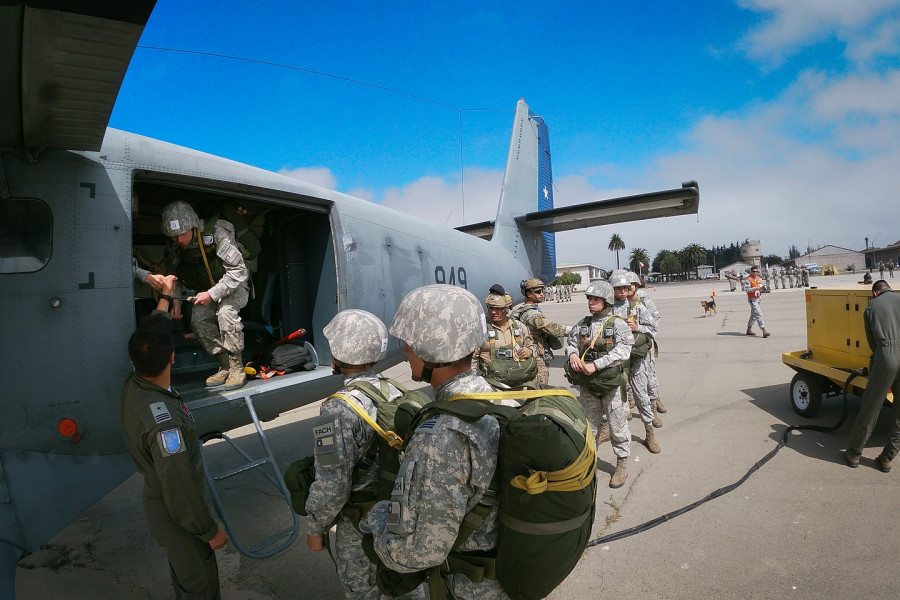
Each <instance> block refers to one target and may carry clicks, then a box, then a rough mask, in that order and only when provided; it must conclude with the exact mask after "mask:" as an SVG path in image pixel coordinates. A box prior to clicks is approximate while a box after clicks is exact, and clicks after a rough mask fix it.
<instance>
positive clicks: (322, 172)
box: [278, 167, 337, 190]
mask: <svg viewBox="0 0 900 600" xmlns="http://www.w3.org/2000/svg"><path fill="white" fill-rule="evenodd" d="M278 174H279V175H286V176H288V177H291V178H293V179H297V180H299V181H305V182H306V183H312V184H313V185H318V186H321V187H324V188H328V189H330V190H335V189H337V178H336V177H335V176H334V173H332V172H331V169H328V168H327V167H300V168H298V169H289V168H287V167H285V168H283V169H281V170H279V171H278Z"/></svg>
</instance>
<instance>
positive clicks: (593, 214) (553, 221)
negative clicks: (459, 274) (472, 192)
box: [457, 181, 700, 239]
mask: <svg viewBox="0 0 900 600" xmlns="http://www.w3.org/2000/svg"><path fill="white" fill-rule="evenodd" d="M699 209H700V186H699V185H698V184H697V182H696V181H687V182H685V183H682V184H681V187H680V188H677V189H674V190H664V191H661V192H650V193H648V194H638V195H636V196H623V197H621V198H610V199H607V200H600V201H598V202H588V203H586V204H577V205H575V206H564V207H562V208H553V209H550V210H539V211H535V212H530V213H528V214H526V215H525V216H524V217H523V218H524V221H525V225H526V226H528V227H533V228H534V229H538V230H541V231H551V232H557V231H569V230H570V229H582V228H585V227H596V226H597V225H612V224H613V223H624V222H626V221H642V220H645V219H658V218H660V217H675V216H678V215H690V214H696V213H697V211H698V210H699ZM457 229H458V230H459V231H462V232H465V233H469V234H471V235H474V236H476V237H480V238H484V239H490V238H491V235H492V234H493V231H494V221H483V222H481V223H472V224H471V225H462V226H460V227H457Z"/></svg>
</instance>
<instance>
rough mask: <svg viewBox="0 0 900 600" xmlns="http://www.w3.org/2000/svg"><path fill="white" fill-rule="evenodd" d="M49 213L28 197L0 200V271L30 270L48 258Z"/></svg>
mask: <svg viewBox="0 0 900 600" xmlns="http://www.w3.org/2000/svg"><path fill="white" fill-rule="evenodd" d="M52 250H53V215H52V214H51V213H50V207H48V206H47V205H46V204H44V203H43V202H41V201H40V200H35V199H32V198H9V199H5V200H0V273H33V272H34V271H40V270H41V269H42V268H44V265H46V264H47V261H48V260H50V253H51V251H52Z"/></svg>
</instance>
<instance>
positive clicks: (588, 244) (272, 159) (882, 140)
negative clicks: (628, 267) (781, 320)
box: [110, 0, 900, 267]
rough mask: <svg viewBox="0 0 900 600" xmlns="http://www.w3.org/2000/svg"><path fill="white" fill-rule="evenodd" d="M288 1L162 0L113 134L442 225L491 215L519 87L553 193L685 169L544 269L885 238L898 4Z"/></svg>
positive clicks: (899, 44) (895, 182)
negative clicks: (680, 199)
mask: <svg viewBox="0 0 900 600" xmlns="http://www.w3.org/2000/svg"><path fill="white" fill-rule="evenodd" d="M306 4H307V3H295V2H280V1H274V0H273V1H271V2H261V3H246V2H231V1H221V2H216V3H181V2H174V0H159V2H158V3H157V6H156V9H155V11H154V13H153V15H152V16H151V18H150V22H149V23H148V25H147V27H146V29H145V30H144V35H143V37H142V39H141V46H143V47H142V48H138V49H137V51H136V52H135V56H134V59H133V61H132V64H131V67H130V69H129V71H128V75H127V76H126V78H125V81H124V84H123V86H122V90H121V93H120V95H119V99H118V102H117V104H116V108H115V110H114V112H113V115H112V119H111V122H110V125H111V126H113V127H117V128H120V129H125V130H127V131H132V132H135V133H140V134H143V135H148V136H151V137H155V138H159V139H163V140H166V141H169V142H173V143H176V144H180V145H184V146H187V147H190V148H196V149H199V150H203V151H206V152H211V153H213V154H218V155H222V156H225V157H228V158H231V159H234V160H239V161H241V162H246V163H249V164H252V165H256V166H259V167H262V168H266V169H270V170H273V171H281V172H285V173H289V174H291V175H292V176H295V177H297V178H300V179H305V180H308V181H312V182H313V183H318V184H321V185H325V186H327V187H331V188H336V189H339V190H340V191H343V192H347V193H351V194H354V195H357V196H360V197H363V198H366V199H369V200H372V201H375V202H380V203H383V204H385V205H388V206H392V207H395V208H399V209H401V210H405V211H408V212H413V213H416V214H421V215H422V216H423V217H425V218H429V219H433V220H437V221H440V222H442V223H447V224H448V225H452V226H456V225H459V224H461V223H462V222H463V221H465V222H475V221H482V220H486V219H490V218H492V217H493V213H494V212H495V211H496V205H497V200H498V197H499V191H500V182H501V179H502V171H503V168H504V165H505V160H506V152H507V147H508V145H509V136H510V132H511V128H512V116H513V113H512V111H513V109H514V108H515V104H516V101H517V100H518V99H519V98H520V97H523V98H525V100H526V102H528V104H529V106H530V107H531V108H532V110H533V111H535V112H536V113H538V114H540V115H541V116H542V117H544V119H545V120H546V121H547V123H548V124H549V125H550V130H551V145H552V150H553V171H554V180H555V185H556V188H557V189H556V194H555V198H556V204H557V205H558V206H563V205H568V204H577V203H580V202H588V201H594V200H600V199H603V198H609V197H614V196H618V195H624V194H632V193H642V192H647V191H653V190H658V189H669V188H674V187H679V186H680V184H681V182H682V181H684V180H689V179H696V180H697V181H699V183H700V188H701V203H700V214H699V216H697V217H693V216H690V217H678V218H674V219H664V220H657V221H647V222H640V223H631V224H621V225H613V226H609V227H604V228H597V229H592V230H585V231H579V232H567V233H563V234H559V235H558V236H557V247H558V251H557V258H558V262H560V263H564V262H581V261H588V262H593V263H595V264H599V265H601V266H604V267H607V266H611V265H612V264H614V262H615V258H614V255H613V254H611V253H609V252H608V251H607V250H606V246H607V244H608V241H609V237H610V236H611V235H612V234H613V233H618V234H619V235H621V236H622V238H623V239H624V241H625V244H626V246H627V247H628V250H630V249H631V248H633V247H635V246H640V247H642V248H645V249H647V250H648V252H649V253H650V255H651V257H652V256H653V255H654V254H655V253H656V252H657V251H658V250H660V249H663V248H665V249H673V250H677V249H680V248H681V247H683V246H685V245H687V244H689V243H694V242H696V243H700V244H702V245H705V246H707V247H709V246H712V245H720V244H728V243H730V242H738V241H743V240H744V239H746V238H749V239H759V240H760V241H761V243H762V250H763V253H764V254H779V255H786V254H787V252H788V248H789V246H790V245H791V244H795V245H797V246H798V247H799V248H800V249H801V251H802V250H805V249H806V246H807V245H812V246H814V247H815V246H819V245H824V244H835V245H838V246H843V247H849V248H853V249H855V250H861V249H862V248H863V247H864V245H865V242H864V237H866V236H868V237H869V241H870V244H876V245H879V246H881V245H887V244H891V243H893V242H895V241H897V240H900V191H898V190H900V0H855V1H854V2H847V1H846V0H738V1H736V2H729V1H725V0H698V1H695V2H692V3H687V4H685V3H672V2H644V3H634V2H616V3H613V2H603V1H596V0H595V1H592V2H578V1H573V2H567V3H561V2H549V1H539V0H521V1H518V2H494V3H482V2H468V1H462V2H454V3H415V2H382V3H369V2H365V3H363V2H341V1H338V2H332V3H310V6H306ZM151 47H160V48H171V49H177V50H183V51H190V52H200V53H209V54H217V55H228V56H236V57H242V58H245V59H250V60H252V61H258V62H248V61H236V60H230V59H226V58H220V57H215V56H209V55H205V54H204V55H200V54H190V53H185V52H173V51H161V50H155V49H152V48H151ZM262 63H277V64H280V65H287V66H290V67H295V69H286V68H279V67H275V66H270V65H266V64H262ZM297 69H304V70H306V71H303V70H297ZM308 71H317V72H320V73H327V74H330V75H333V76H335V77H327V76H323V75H317V74H313V73H310V72H308ZM337 77H340V78H345V79H353V80H357V81H362V82H367V83H370V84H373V85H376V86H380V87H382V88H390V89H394V90H399V91H402V92H405V93H406V94H410V95H413V96H419V97H421V98H427V99H430V100H432V101H433V102H429V101H426V100H422V99H418V98H413V97H411V96H409V95H401V94H396V93H392V92H389V91H386V90H384V89H378V88H375V87H371V86H365V85H361V84H358V83H352V82H349V81H346V80H345V79H338V78H337ZM460 109H465V110H460ZM469 109H477V110H469ZM481 109H484V110H481ZM461 155H462V164H463V171H462V172H463V174H464V186H463V190H464V197H465V200H464V201H463V192H462V191H461V189H460V187H461V186H460V179H461V176H460V173H461V166H460V163H461Z"/></svg>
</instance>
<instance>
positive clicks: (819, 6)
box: [738, 0, 898, 64]
mask: <svg viewBox="0 0 900 600" xmlns="http://www.w3.org/2000/svg"><path fill="white" fill-rule="evenodd" d="M738 4H739V5H740V6H741V7H743V8H746V9H748V10H752V11H756V12H762V13H767V14H769V15H770V18H769V19H767V20H766V21H764V22H763V23H762V25H761V26H760V27H758V28H756V29H754V30H752V31H750V32H749V33H748V34H747V35H746V36H745V37H744V39H743V40H742V41H741V45H742V46H743V47H744V48H745V50H746V52H747V53H748V54H749V55H750V56H752V57H753V58H756V59H758V60H762V61H765V62H768V63H772V64H780V63H781V61H782V60H783V58H784V56H785V55H790V54H794V53H796V52H797V51H798V50H799V49H800V48H801V47H803V46H805V45H807V44H809V43H811V42H818V41H822V40H824V39H828V38H829V37H831V36H836V37H837V38H838V39H840V40H842V41H844V42H847V43H848V45H849V48H848V52H849V53H850V54H851V55H853V56H856V57H857V58H859V59H863V58H865V57H871V56H874V55H875V54H878V53H881V52H884V51H885V49H887V48H890V47H891V41H890V35H891V32H892V31H893V32H894V35H896V31H895V30H893V29H892V27H891V25H890V24H888V25H885V24H878V25H876V27H877V31H878V33H879V35H880V36H881V38H879V39H878V40H877V41H876V42H875V43H872V42H873V38H872V31H871V29H870V28H869V27H868V26H871V25H873V21H874V22H877V21H878V19H879V17H883V16H884V15H885V14H886V13H889V12H890V11H891V9H893V8H896V7H897V6H898V2H897V0H854V1H848V0H738ZM894 21H895V19H894V20H892V21H890V22H894ZM890 22H889V23H890Z"/></svg>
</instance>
